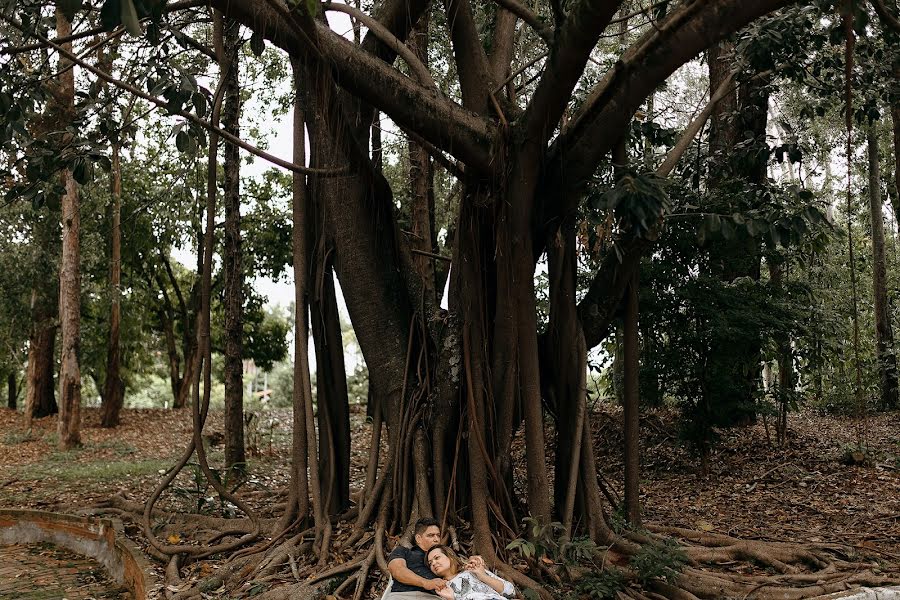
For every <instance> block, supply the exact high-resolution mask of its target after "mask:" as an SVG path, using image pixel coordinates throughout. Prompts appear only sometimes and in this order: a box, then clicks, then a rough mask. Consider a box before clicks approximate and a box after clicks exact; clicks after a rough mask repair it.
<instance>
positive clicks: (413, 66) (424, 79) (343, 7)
mask: <svg viewBox="0 0 900 600" xmlns="http://www.w3.org/2000/svg"><path fill="white" fill-rule="evenodd" d="M322 7H323V8H324V9H325V10H333V11H336V12H342V13H344V14H347V15H350V16H351V17H353V18H354V19H356V20H357V21H359V22H361V23H362V24H363V25H365V26H366V27H367V28H368V29H369V31H371V32H372V33H373V34H375V35H377V36H378V39H380V40H381V41H382V42H384V43H385V44H386V45H387V46H388V47H390V49H391V50H393V51H394V52H396V53H397V54H398V55H399V56H400V57H401V58H402V59H403V60H404V61H405V62H406V64H407V65H409V69H410V71H412V72H413V73H414V74H415V76H416V78H417V79H418V80H419V83H421V84H422V85H424V86H426V87H429V88H435V89H437V85H436V84H435V83H434V79H432V78H431V73H429V72H428V68H427V67H426V66H425V65H423V64H422V61H420V60H419V59H418V58H416V55H415V54H413V52H412V50H410V49H409V48H408V47H407V46H405V45H404V44H403V42H401V41H400V40H398V39H397V38H396V37H394V34H392V33H391V32H390V31H388V30H387V28H386V27H384V26H383V25H382V24H381V23H379V22H378V21H376V20H375V19H373V18H372V17H370V16H369V15H367V14H366V13H364V12H363V11H361V10H359V9H357V8H354V7H352V6H350V5H348V4H341V3H335V2H326V3H324V4H322Z"/></svg>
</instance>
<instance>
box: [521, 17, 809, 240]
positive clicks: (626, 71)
mask: <svg viewBox="0 0 900 600" xmlns="http://www.w3.org/2000/svg"><path fill="white" fill-rule="evenodd" d="M793 2H794V0H760V1H758V2H752V3H751V2H745V1H744V0H717V1H711V2H695V3H693V4H690V5H687V6H686V7H685V8H682V9H681V10H680V11H676V12H675V13H672V15H671V16H670V17H669V18H668V19H667V20H666V22H664V23H663V24H662V26H661V27H660V29H659V30H658V31H654V32H653V33H652V34H650V35H649V36H645V37H644V38H642V39H641V40H638V42H637V43H636V44H635V45H634V46H633V47H632V49H631V50H629V51H628V52H626V54H625V56H624V58H623V60H622V61H620V63H619V64H618V65H617V67H616V68H614V70H613V71H612V72H611V73H610V74H608V75H607V77H606V78H604V80H603V81H601V82H600V83H599V84H598V86H597V87H596V88H595V90H594V91H593V92H592V94H591V97H590V99H589V100H588V102H587V103H586V108H585V109H584V111H582V112H581V113H580V114H579V115H578V117H577V118H576V119H574V123H573V124H572V125H570V126H569V127H568V128H566V129H565V130H564V131H563V132H562V133H561V134H560V136H559V137H558V138H557V139H556V141H555V142H554V144H553V146H552V147H551V149H550V153H549V157H548V161H547V163H548V164H547V170H546V174H545V177H544V179H543V181H542V183H541V190H542V194H541V195H542V196H543V197H548V198H549V197H552V198H559V197H560V190H565V192H564V193H563V194H562V201H556V202H553V203H548V204H547V205H546V206H545V207H544V214H543V215H542V216H541V219H540V222H539V225H540V226H544V227H545V226H547V225H548V224H549V223H551V222H555V221H557V220H558V219H560V218H561V217H562V216H563V215H565V214H568V213H570V212H571V211H572V210H574V209H575V208H576V207H577V205H578V202H579V201H580V200H581V195H580V194H579V192H578V190H579V189H581V187H583V185H584V183H585V182H586V181H587V180H588V179H589V178H590V177H591V175H592V174H593V173H594V171H595V170H596V168H597V165H599V164H600V162H601V161H602V160H603V157H604V156H605V155H606V154H607V153H608V152H609V151H610V149H611V148H612V146H613V144H614V143H615V142H616V140H618V139H619V138H620V137H621V135H622V134H623V133H624V131H625V129H626V128H627V127H628V124H629V122H630V120H631V117H632V115H633V114H634V111H635V110H636V109H637V108H638V107H639V106H640V104H641V102H643V101H644V99H645V98H646V97H647V96H648V95H649V94H650V93H651V92H652V91H653V90H654V89H656V87H657V86H658V85H659V84H660V83H662V82H663V81H665V80H666V79H667V78H668V77H669V76H670V75H671V74H672V73H674V72H675V70H676V69H678V68H679V67H680V66H681V65H683V64H685V63H686V62H688V61H689V60H691V59H692V58H693V57H694V56H696V55H697V54H699V53H700V52H701V51H703V50H704V49H705V48H708V47H709V46H711V45H712V44H713V43H715V42H717V41H718V40H720V39H722V38H724V37H725V36H727V35H729V34H731V33H733V32H735V31H737V30H739V29H741V28H742V27H744V26H745V25H747V24H748V23H750V22H751V21H753V20H754V19H756V18H758V17H761V16H763V15H766V14H768V13H770V12H773V11H775V10H777V9H779V8H781V7H783V6H787V5H789V4H791V3H793ZM694 6H699V7H700V8H699V9H694V8H692V7H694ZM685 11H692V16H691V18H685ZM676 23H677V26H673V24H676ZM551 190H552V192H551ZM548 194H549V195H548ZM536 239H537V240H539V241H540V240H542V239H543V237H542V236H541V237H537V238H536ZM539 243H540V242H539ZM540 246H541V247H543V244H542V243H540Z"/></svg>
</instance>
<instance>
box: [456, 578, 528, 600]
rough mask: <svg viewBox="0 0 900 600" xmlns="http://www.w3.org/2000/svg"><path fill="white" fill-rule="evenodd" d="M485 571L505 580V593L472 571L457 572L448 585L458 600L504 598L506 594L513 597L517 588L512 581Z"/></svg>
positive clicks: (493, 599) (502, 599)
mask: <svg viewBox="0 0 900 600" xmlns="http://www.w3.org/2000/svg"><path fill="white" fill-rule="evenodd" d="M485 573H487V574H488V575H490V576H491V577H493V578H494V579H499V580H500V581H502V582H503V595H500V594H498V593H497V592H496V591H495V590H494V588H492V587H491V586H489V585H488V584H486V583H484V582H483V581H481V580H480V579H478V577H477V576H476V575H475V573H472V572H471V571H462V572H460V573H457V574H456V576H454V577H453V579H451V580H450V581H449V582H448V583H447V585H449V586H450V588H451V589H452V590H453V594H454V596H456V600H504V596H506V597H508V598H511V597H512V596H513V595H514V594H515V593H516V588H515V587H513V584H511V583H510V582H508V581H506V580H505V579H503V578H501V577H497V576H496V575H494V574H493V573H491V572H490V571H485Z"/></svg>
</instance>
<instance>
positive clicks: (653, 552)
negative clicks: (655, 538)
mask: <svg viewBox="0 0 900 600" xmlns="http://www.w3.org/2000/svg"><path fill="white" fill-rule="evenodd" d="M685 563H687V556H686V555H685V553H684V550H682V549H681V546H679V545H678V543H677V542H675V541H673V540H669V539H667V540H664V541H662V542H656V543H652V544H645V545H644V546H643V547H642V548H641V550H640V551H639V552H638V553H637V554H635V555H634V556H633V557H631V561H630V565H631V568H632V569H634V572H635V575H636V576H637V579H638V581H640V582H641V585H646V584H647V583H648V582H649V581H650V580H651V579H662V580H664V581H667V582H669V583H674V581H675V579H677V578H678V574H679V573H681V570H682V569H683V568H684V565H685Z"/></svg>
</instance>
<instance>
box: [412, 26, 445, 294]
mask: <svg viewBox="0 0 900 600" xmlns="http://www.w3.org/2000/svg"><path fill="white" fill-rule="evenodd" d="M409 44H410V46H412V49H413V52H414V53H415V55H416V57H417V58H418V59H419V60H420V61H422V63H423V64H425V65H427V64H428V14H427V13H426V14H425V15H424V16H423V17H422V19H420V20H419V23H418V24H417V25H416V30H415V32H414V33H413V34H412V36H410V40H409ZM409 183H410V197H411V198H412V211H411V212H412V240H411V243H410V247H411V248H413V249H416V250H419V251H420V252H427V253H433V252H434V250H435V244H434V240H435V234H434V171H433V169H432V165H431V157H430V156H429V155H428V151H427V150H426V149H425V148H424V147H423V146H422V144H420V143H418V142H416V141H414V140H409ZM413 265H414V267H415V269H416V273H417V274H418V275H419V277H421V279H422V289H423V293H425V294H426V298H427V299H428V301H429V302H431V303H433V302H436V301H437V300H438V298H437V291H436V285H437V283H436V279H435V269H434V259H433V258H431V257H430V256H427V255H425V254H416V255H415V256H413Z"/></svg>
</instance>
